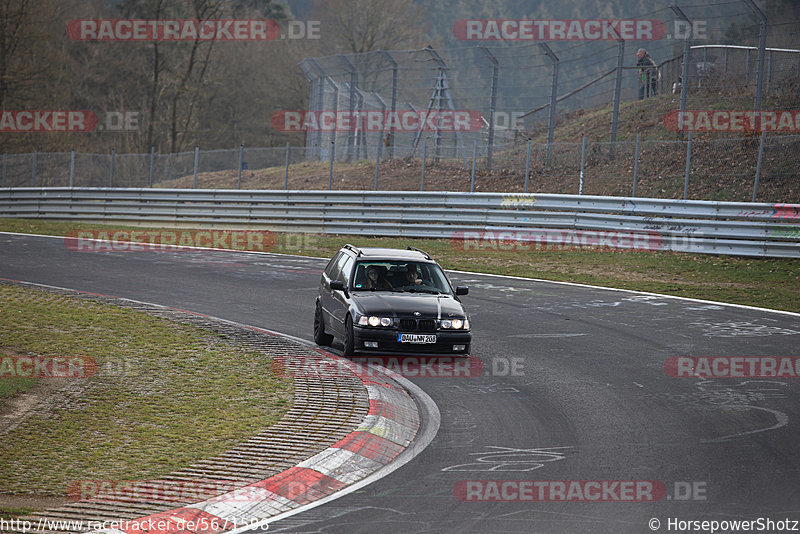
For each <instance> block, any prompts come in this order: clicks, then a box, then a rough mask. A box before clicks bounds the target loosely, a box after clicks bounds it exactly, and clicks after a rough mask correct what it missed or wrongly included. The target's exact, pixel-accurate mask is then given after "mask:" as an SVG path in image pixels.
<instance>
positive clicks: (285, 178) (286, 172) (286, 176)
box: [283, 142, 290, 190]
mask: <svg viewBox="0 0 800 534" xmlns="http://www.w3.org/2000/svg"><path fill="white" fill-rule="evenodd" d="M289 150H290V148H289V143H288V142H287V143H286V168H285V169H284V171H283V189H284V190H288V189H289Z"/></svg>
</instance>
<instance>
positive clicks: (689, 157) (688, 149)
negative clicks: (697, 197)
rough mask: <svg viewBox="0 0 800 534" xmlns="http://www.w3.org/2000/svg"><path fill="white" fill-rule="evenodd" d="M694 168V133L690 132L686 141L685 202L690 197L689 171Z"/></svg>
mask: <svg viewBox="0 0 800 534" xmlns="http://www.w3.org/2000/svg"><path fill="white" fill-rule="evenodd" d="M691 168H692V131H691V130H689V138H688V140H687V141H686V175H685V177H684V179H683V200H686V199H687V198H688V196H689V171H690V170H691Z"/></svg>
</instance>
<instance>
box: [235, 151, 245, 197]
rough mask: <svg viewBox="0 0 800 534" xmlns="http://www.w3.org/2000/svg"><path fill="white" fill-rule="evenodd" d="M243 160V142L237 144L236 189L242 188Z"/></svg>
mask: <svg viewBox="0 0 800 534" xmlns="http://www.w3.org/2000/svg"><path fill="white" fill-rule="evenodd" d="M243 161H244V143H241V144H240V145H239V169H238V170H237V171H236V176H237V179H236V189H241V188H242V162H243Z"/></svg>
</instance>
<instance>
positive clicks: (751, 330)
mask: <svg viewBox="0 0 800 534" xmlns="http://www.w3.org/2000/svg"><path fill="white" fill-rule="evenodd" d="M768 320H769V319H768ZM689 326H693V327H695V328H699V329H701V330H703V335H704V336H706V337H764V336H772V335H781V336H791V335H795V334H800V330H793V329H791V328H780V327H778V326H770V325H766V324H761V323H754V322H750V321H727V322H722V323H715V322H710V321H699V322H695V323H689Z"/></svg>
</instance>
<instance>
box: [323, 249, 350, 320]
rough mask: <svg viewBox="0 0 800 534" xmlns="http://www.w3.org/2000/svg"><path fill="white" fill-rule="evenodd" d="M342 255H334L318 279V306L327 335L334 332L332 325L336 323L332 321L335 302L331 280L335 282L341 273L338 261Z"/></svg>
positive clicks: (341, 253) (342, 253)
mask: <svg viewBox="0 0 800 534" xmlns="http://www.w3.org/2000/svg"><path fill="white" fill-rule="evenodd" d="M344 255H345V254H344V252H341V251H339V252H338V253H336V255H335V256H334V257H333V258H331V261H329V262H328V265H327V266H326V267H325V270H324V271H323V272H322V277H321V278H320V288H319V304H320V307H321V308H322V315H323V318H324V321H325V325H326V326H327V327H329V333H335V332H336V325H335V324H334V323H335V322H336V321H335V320H334V319H333V317H334V314H333V309H334V308H335V306H336V301H335V300H334V299H333V294H332V291H331V280H336V276H337V274H338V272H339V271H341V267H340V265H339V260H341V259H342V258H343V257H344Z"/></svg>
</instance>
